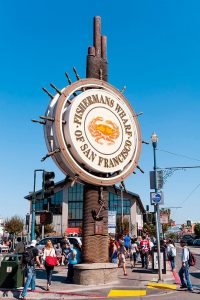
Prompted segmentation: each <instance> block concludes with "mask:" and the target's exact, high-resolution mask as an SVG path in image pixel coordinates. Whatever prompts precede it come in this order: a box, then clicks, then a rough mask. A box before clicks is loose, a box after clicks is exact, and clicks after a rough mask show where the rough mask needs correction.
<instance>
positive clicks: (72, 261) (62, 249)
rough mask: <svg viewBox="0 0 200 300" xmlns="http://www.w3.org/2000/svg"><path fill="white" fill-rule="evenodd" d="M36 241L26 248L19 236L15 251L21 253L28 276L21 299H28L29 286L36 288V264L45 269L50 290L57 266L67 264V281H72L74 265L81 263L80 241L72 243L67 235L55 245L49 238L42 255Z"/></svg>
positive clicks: (32, 288)
mask: <svg viewBox="0 0 200 300" xmlns="http://www.w3.org/2000/svg"><path fill="white" fill-rule="evenodd" d="M36 243H37V241H36V240H32V242H31V245H30V247H28V248H26V249H25V245H24V243H23V242H22V241H21V238H18V244H17V246H16V248H15V251H14V252H15V253H17V254H21V265H22V267H23V268H24V271H25V276H26V280H25V283H24V287H23V290H22V292H21V294H20V296H19V299H24V300H25V299H26V295H27V291H28V287H29V286H30V287H31V290H32V291H33V290H35V281H36V270H35V266H36V265H37V266H38V267H39V268H40V269H43V270H45V272H46V279H47V285H46V290H47V291H49V290H50V287H51V282H52V274H53V270H54V267H55V266H58V265H63V266H65V265H67V276H66V282H67V283H71V282H73V277H74V265H76V264H79V263H81V245H80V244H79V243H77V244H74V245H71V244H70V243H69V240H68V239H67V236H65V235H64V236H63V239H62V240H61V243H60V244H57V245H53V244H52V242H51V240H50V239H49V240H47V243H46V245H45V247H44V249H43V252H42V255H40V254H39V251H38V249H37V247H36Z"/></svg>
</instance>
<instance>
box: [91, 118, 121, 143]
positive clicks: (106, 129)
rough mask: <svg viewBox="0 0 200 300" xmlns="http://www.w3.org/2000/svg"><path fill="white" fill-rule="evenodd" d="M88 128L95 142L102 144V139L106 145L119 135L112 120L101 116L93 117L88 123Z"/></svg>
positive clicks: (117, 128)
mask: <svg viewBox="0 0 200 300" xmlns="http://www.w3.org/2000/svg"><path fill="white" fill-rule="evenodd" d="M88 129H89V131H90V133H91V135H92V136H93V137H95V142H97V143H98V144H101V145H103V143H102V140H104V141H107V142H108V143H107V144H108V145H112V144H114V143H115V141H114V140H116V139H117V138H118V137H119V127H118V126H117V125H116V124H115V123H114V122H112V121H110V120H106V121H104V119H103V118H102V117H97V118H94V119H93V120H92V121H91V122H90V123H89V125H88Z"/></svg>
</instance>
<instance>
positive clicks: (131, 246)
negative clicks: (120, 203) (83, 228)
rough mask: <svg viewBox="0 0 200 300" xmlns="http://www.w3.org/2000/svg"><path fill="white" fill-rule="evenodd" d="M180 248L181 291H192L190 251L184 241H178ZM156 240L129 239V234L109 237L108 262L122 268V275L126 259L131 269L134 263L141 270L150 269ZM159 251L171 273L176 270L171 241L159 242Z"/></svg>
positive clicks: (148, 237)
mask: <svg viewBox="0 0 200 300" xmlns="http://www.w3.org/2000/svg"><path fill="white" fill-rule="evenodd" d="M180 245H181V247H182V251H181V257H180V259H181V268H180V270H179V272H178V275H179V277H180V281H181V286H180V288H181V289H182V288H183V289H187V290H188V291H193V287H192V283H191V280H190V274H189V267H190V263H189V260H190V250H189V248H188V247H187V243H186V241H185V240H183V239H182V240H181V241H180ZM156 247H157V246H156V238H155V237H150V236H148V235H143V236H142V237H136V236H133V237H130V236H129V234H127V235H125V236H123V235H121V236H119V238H118V239H115V238H113V237H110V242H109V258H110V262H112V263H116V264H118V267H120V266H122V269H123V272H124V275H125V276H127V272H126V259H130V264H131V269H133V268H135V267H136V262H139V263H141V268H145V269H146V270H147V269H148V268H152V255H153V251H154V250H155V251H156ZM160 247H161V251H162V252H164V256H165V258H166V259H168V261H169V263H170V266H171V270H172V272H174V271H175V268H176V255H177V253H176V247H175V243H174V241H173V240H172V239H170V238H169V239H161V240H160Z"/></svg>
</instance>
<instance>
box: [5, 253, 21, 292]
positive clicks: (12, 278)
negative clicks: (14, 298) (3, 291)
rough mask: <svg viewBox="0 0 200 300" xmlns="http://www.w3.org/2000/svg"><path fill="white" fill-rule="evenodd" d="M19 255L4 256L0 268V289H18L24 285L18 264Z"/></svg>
mask: <svg viewBox="0 0 200 300" xmlns="http://www.w3.org/2000/svg"><path fill="white" fill-rule="evenodd" d="M20 260H21V255H18V254H8V255H5V256H4V259H3V260H2V262H1V267H0V287H1V288H19V287H22V286H23V284H24V272H23V269H22V267H21V264H20Z"/></svg>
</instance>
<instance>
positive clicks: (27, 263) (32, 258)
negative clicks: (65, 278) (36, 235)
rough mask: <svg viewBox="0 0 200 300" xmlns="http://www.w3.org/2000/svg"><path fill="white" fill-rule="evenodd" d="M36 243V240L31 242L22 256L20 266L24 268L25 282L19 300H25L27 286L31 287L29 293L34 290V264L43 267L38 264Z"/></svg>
mask: <svg viewBox="0 0 200 300" xmlns="http://www.w3.org/2000/svg"><path fill="white" fill-rule="evenodd" d="M36 243H37V241H36V240H32V242H31V245H30V247H29V248H27V250H26V252H25V253H24V255H22V265H23V267H24V268H25V275H26V281H25V284H24V287H23V290H22V292H21V294H20V296H19V299H24V300H26V295H27V290H28V287H29V285H30V286H31V291H34V290H35V280H36V272H35V264H37V265H38V266H39V267H40V268H43V265H42V264H40V260H39V256H38V249H37V248H36V247H35V245H36ZM25 258H26V260H25Z"/></svg>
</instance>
